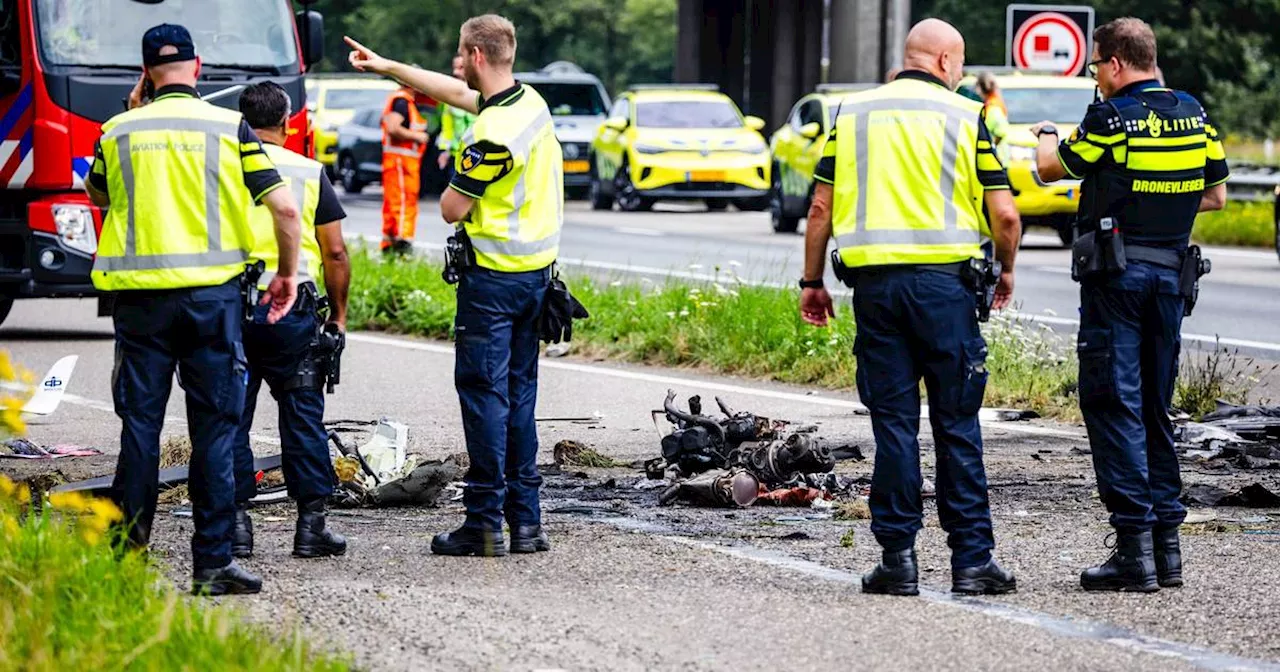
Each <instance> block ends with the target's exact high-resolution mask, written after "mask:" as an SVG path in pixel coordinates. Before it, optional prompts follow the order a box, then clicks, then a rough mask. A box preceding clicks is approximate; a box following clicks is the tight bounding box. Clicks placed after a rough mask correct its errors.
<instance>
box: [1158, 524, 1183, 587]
mask: <svg viewBox="0 0 1280 672" xmlns="http://www.w3.org/2000/svg"><path fill="white" fill-rule="evenodd" d="M1151 539H1152V542H1153V546H1154V550H1155V557H1156V580H1157V582H1159V584H1160V586H1161V587H1162V588H1179V587H1181V586H1182V547H1181V545H1180V544H1179V543H1178V528H1176V527H1166V528H1164V529H1155V530H1152V532H1151Z"/></svg>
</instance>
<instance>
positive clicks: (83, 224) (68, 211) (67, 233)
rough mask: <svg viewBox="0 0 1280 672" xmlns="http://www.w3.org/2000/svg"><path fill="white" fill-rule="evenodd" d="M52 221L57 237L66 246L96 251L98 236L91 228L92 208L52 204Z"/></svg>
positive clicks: (87, 251)
mask: <svg viewBox="0 0 1280 672" xmlns="http://www.w3.org/2000/svg"><path fill="white" fill-rule="evenodd" d="M53 223H54V225H56V226H57V230H58V238H60V239H61V240H62V244H63V245H65V246H66V247H68V248H70V249H73V250H78V251H80V252H84V253H85V254H94V253H95V252H97V251H98V236H97V232H96V231H94V228H93V210H91V209H89V206H87V205H55V206H53Z"/></svg>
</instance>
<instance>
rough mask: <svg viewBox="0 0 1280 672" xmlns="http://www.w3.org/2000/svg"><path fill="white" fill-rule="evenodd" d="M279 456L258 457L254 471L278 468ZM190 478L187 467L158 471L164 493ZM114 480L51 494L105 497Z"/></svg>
mask: <svg viewBox="0 0 1280 672" xmlns="http://www.w3.org/2000/svg"><path fill="white" fill-rule="evenodd" d="M280 463H281V462H280V456H279V455H268V456H267V457H259V458H255V459H254V460H253V469H254V471H270V470H272V469H279V468H280ZM189 478H190V469H189V468H188V467H187V465H185V464H184V465H180V466H176V467H169V468H168V469H161V470H160V491H161V492H164V491H166V490H169V489H171V488H176V487H178V486H179V485H185V484H186V482H187V480H188V479H189ZM113 480H115V475H114V474H113V475H110V476H100V477H98V478H91V479H88V480H85V481H76V482H75V483H66V484H63V485H60V486H58V487H56V488H54V489H53V490H52V492H87V493H89V494H93V495H105V494H107V491H109V490H110V489H111V482H112V481H113Z"/></svg>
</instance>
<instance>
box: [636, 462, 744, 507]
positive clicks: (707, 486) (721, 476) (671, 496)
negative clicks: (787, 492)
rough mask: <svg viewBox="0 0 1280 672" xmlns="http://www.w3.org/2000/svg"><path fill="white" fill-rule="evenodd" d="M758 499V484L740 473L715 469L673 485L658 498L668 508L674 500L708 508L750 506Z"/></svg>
mask: <svg viewBox="0 0 1280 672" xmlns="http://www.w3.org/2000/svg"><path fill="white" fill-rule="evenodd" d="M759 495H760V481H759V480H758V479H757V478H756V477H755V476H753V475H751V474H750V473H747V472H746V471H743V470H736V471H727V470H721V469H716V470H713V471H707V472H704V473H702V474H700V475H698V476H695V477H693V478H690V479H685V480H681V481H678V482H676V483H675V484H673V485H672V486H671V487H669V488H667V489H666V490H664V491H663V492H662V494H661V495H659V496H658V503H659V504H662V505H667V504H671V503H673V502H675V501H676V500H684V501H688V502H692V503H696V504H707V505H710V506H719V507H729V506H739V507H743V506H751V505H752V504H753V503H755V501H756V498H757V497H759Z"/></svg>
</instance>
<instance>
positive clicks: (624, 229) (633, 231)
mask: <svg viewBox="0 0 1280 672" xmlns="http://www.w3.org/2000/svg"><path fill="white" fill-rule="evenodd" d="M613 230H614V231H617V232H618V233H625V234H627V235H631V236H648V237H650V238H661V237H662V235H663V233H662V232H661V231H654V230H653V229H641V228H637V227H634V226H615V227H613Z"/></svg>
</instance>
